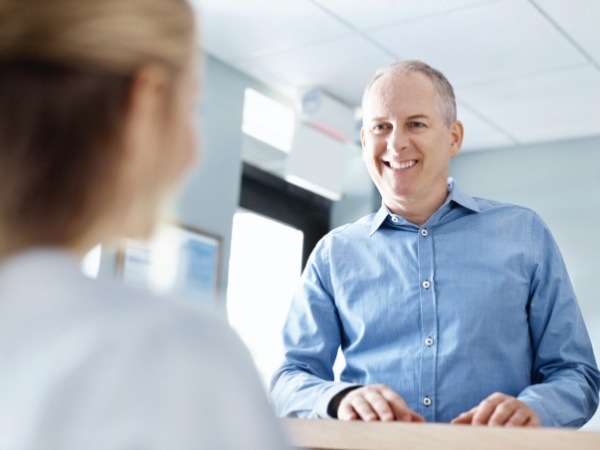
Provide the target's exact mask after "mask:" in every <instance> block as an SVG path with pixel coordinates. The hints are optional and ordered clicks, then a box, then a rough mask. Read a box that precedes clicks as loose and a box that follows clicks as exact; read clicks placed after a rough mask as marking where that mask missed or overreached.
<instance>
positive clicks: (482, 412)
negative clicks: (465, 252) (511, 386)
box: [471, 394, 506, 425]
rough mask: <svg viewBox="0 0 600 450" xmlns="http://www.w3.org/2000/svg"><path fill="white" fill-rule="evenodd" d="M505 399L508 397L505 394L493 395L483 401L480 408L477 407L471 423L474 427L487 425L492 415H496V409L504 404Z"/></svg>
mask: <svg viewBox="0 0 600 450" xmlns="http://www.w3.org/2000/svg"><path fill="white" fill-rule="evenodd" d="M505 398H506V396H505V395H503V394H492V395H490V396H489V397H488V398H486V399H485V400H483V401H482V402H481V403H480V404H479V406H477V409H476V410H475V414H474V415H473V420H472V421H471V423H472V424H473V425H487V424H488V422H489V420H490V418H491V417H492V414H494V411H495V410H496V407H497V406H498V405H499V404H500V403H502V401H504V399H505Z"/></svg>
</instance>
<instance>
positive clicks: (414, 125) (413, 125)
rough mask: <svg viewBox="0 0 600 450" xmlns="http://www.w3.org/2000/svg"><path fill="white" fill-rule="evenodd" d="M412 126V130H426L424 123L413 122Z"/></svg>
mask: <svg viewBox="0 0 600 450" xmlns="http://www.w3.org/2000/svg"><path fill="white" fill-rule="evenodd" d="M410 126H411V127H412V128H425V124H424V123H423V122H411V124H410Z"/></svg>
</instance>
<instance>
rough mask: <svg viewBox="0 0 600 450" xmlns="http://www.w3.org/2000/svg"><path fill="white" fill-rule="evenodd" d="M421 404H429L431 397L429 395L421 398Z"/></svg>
mask: <svg viewBox="0 0 600 450" xmlns="http://www.w3.org/2000/svg"><path fill="white" fill-rule="evenodd" d="M423 404H424V405H425V406H431V399H430V398H429V397H425V398H423Z"/></svg>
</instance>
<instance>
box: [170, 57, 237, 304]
mask: <svg viewBox="0 0 600 450" xmlns="http://www.w3.org/2000/svg"><path fill="white" fill-rule="evenodd" d="M202 73H203V76H202V98H201V103H200V104H201V106H200V111H199V114H200V129H199V131H200V133H199V134H200V138H199V144H198V145H199V153H200V158H199V160H198V162H197V163H196V166H195V168H194V169H193V170H192V172H191V173H190V175H189V177H188V178H187V180H186V182H185V184H184V186H183V189H182V193H181V196H180V199H179V204H178V208H177V217H178V219H179V220H180V221H181V222H183V223H185V224H187V225H191V226H196V227H199V228H201V229H203V230H206V231H208V232H211V233H214V234H217V235H219V236H220V237H221V239H222V241H221V245H222V247H221V267H220V276H219V305H224V304H225V301H224V299H225V294H226V288H227V275H228V267H229V250H230V245H231V228H232V223H233V215H234V214H235V211H236V209H237V207H238V198H239V190H240V177H241V175H240V174H241V170H242V160H241V148H242V130H241V124H242V111H243V105H244V90H245V89H246V87H247V85H248V78H247V77H246V76H244V75H243V74H241V73H239V72H237V71H235V70H233V69H231V68H230V67H229V66H227V65H225V64H223V63H221V62H220V61H219V60H217V59H214V58H212V57H210V56H206V59H205V61H204V63H203V70H202Z"/></svg>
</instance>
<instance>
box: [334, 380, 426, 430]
mask: <svg viewBox="0 0 600 450" xmlns="http://www.w3.org/2000/svg"><path fill="white" fill-rule="evenodd" d="M337 417H338V419H340V420H365V421H376V420H381V421H383V422H391V421H393V420H400V421H402V422H425V419H424V418H423V417H422V416H420V415H419V414H417V413H416V412H414V411H413V410H412V409H410V408H409V407H408V406H406V403H404V400H403V399H402V397H400V396H399V395H398V394H396V393H395V392H394V391H392V389H391V388H389V387H388V386H384V385H383V384H378V385H374V386H364V387H360V388H358V389H354V390H352V391H350V392H348V394H346V396H345V397H344V398H343V399H342V400H341V402H340V406H339V407H338V410H337Z"/></svg>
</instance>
